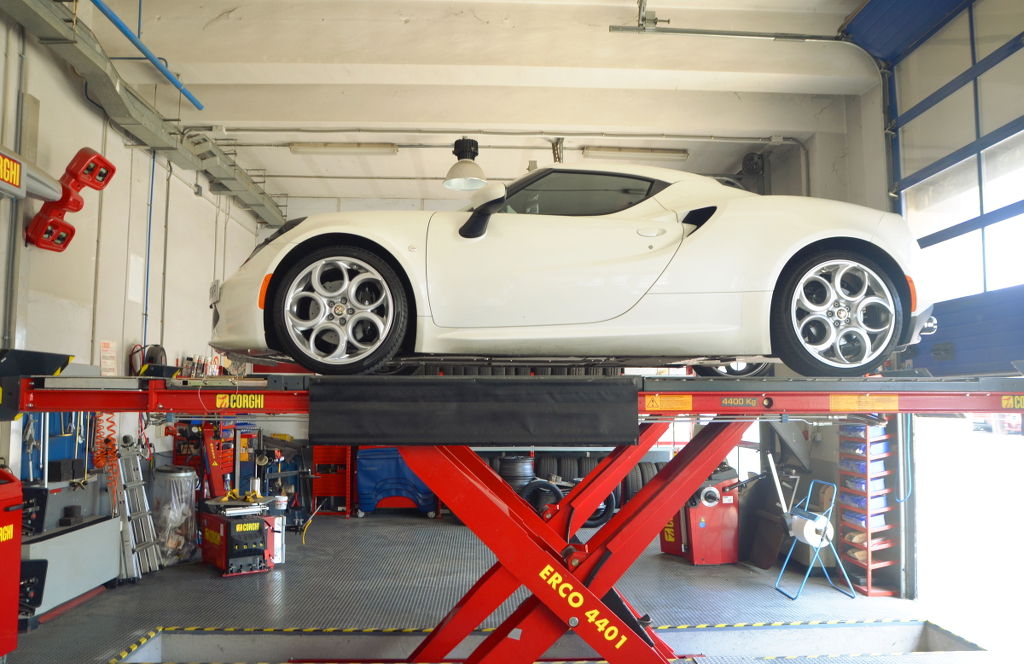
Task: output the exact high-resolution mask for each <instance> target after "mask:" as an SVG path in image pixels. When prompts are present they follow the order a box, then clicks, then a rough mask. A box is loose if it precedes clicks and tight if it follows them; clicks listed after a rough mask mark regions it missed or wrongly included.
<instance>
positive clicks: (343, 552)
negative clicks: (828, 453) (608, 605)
mask: <svg viewBox="0 0 1024 664" xmlns="http://www.w3.org/2000/svg"><path fill="white" fill-rule="evenodd" d="M493 560H494V558H493V556H492V555H491V554H490V552H489V551H487V550H486V549H485V548H484V547H483V545H481V544H480V543H479V542H478V541H477V540H476V538H475V537H474V536H473V534H472V533H471V532H469V531H468V530H467V529H466V528H465V527H463V526H460V525H457V524H454V523H453V522H452V521H450V520H449V519H447V518H444V519H438V520H426V519H424V518H423V517H419V516H414V515H408V514H381V513H376V514H372V515H370V516H368V517H367V518H365V519H350V520H346V519H342V518H337V517H318V518H317V519H316V520H315V521H314V522H313V524H312V526H311V527H310V529H309V532H308V533H307V538H306V544H305V545H302V544H301V543H300V542H299V538H298V536H297V535H291V534H290V535H289V538H288V561H287V562H286V563H285V564H284V565H282V566H280V567H278V568H277V569H275V570H273V571H272V572H270V573H267V574H257V575H247V576H239V577H232V578H226V579H225V578H221V577H220V576H219V575H218V574H217V572H216V571H215V570H214V569H212V568H211V567H208V566H206V565H203V564H201V563H190V564H183V565H177V566H174V567H170V568H167V569H165V570H162V571H161V572H158V573H156V574H153V575H150V576H147V577H145V578H144V579H143V580H142V581H140V582H139V583H137V584H134V585H125V586H122V587H120V588H117V589H116V590H110V591H106V592H103V593H101V594H100V595H99V596H97V597H95V598H94V599H91V600H89V601H88V602H86V603H85V604H83V605H82V606H80V607H78V608H76V609H74V610H72V611H70V612H68V613H66V614H64V615H62V616H60V617H58V618H56V619H54V620H52V621H50V622H47V623H45V624H44V625H42V626H41V627H40V628H39V629H37V630H35V631H33V632H30V633H28V634H23V635H22V636H21V639H20V642H19V647H18V649H17V650H16V651H15V652H14V653H12V654H11V655H10V657H9V662H10V664H37V663H38V664H42V663H47V664H50V663H53V662H65V661H68V662H106V661H107V660H108V659H110V658H114V657H116V656H117V655H118V653H119V651H121V649H122V648H124V647H125V646H127V645H128V644H130V643H133V642H134V641H136V639H138V638H139V637H140V636H141V635H143V634H145V633H146V631H148V630H151V629H153V628H154V627H157V626H172V625H174V626H191V625H197V626H204V627H242V628H244V627H274V628H284V627H319V628H323V627H350V628H378V629H381V628H414V629H423V628H429V627H432V626H434V625H435V624H436V622H437V621H438V620H440V619H441V618H442V617H443V616H444V614H445V613H446V612H447V610H448V609H449V608H450V607H451V606H452V605H453V604H454V603H455V602H456V601H457V600H458V599H459V598H460V597H461V596H462V595H463V594H464V593H465V592H466V590H467V589H468V588H469V587H470V586H471V585H472V583H473V582H474V581H475V580H476V579H477V578H478V577H479V576H480V575H481V574H482V573H483V572H484V571H485V570H486V569H487V567H489V566H490V564H491V563H492V562H493ZM776 574H777V571H768V572H765V571H762V570H759V569H754V568H751V567H748V566H746V565H725V566H720V567H697V568H695V567H693V566H691V565H689V564H687V563H685V562H684V561H683V560H682V559H679V558H674V557H670V556H666V555H663V554H661V553H660V552H659V551H658V545H657V542H656V541H655V542H653V543H652V545H651V546H650V547H649V548H648V550H647V551H646V553H645V554H644V555H643V556H641V557H640V559H638V561H637V562H636V564H635V565H634V566H633V567H632V569H630V571H629V572H628V573H627V574H626V576H625V577H624V578H623V580H622V582H621V583H620V584H619V586H618V588H619V589H620V591H621V592H622V593H623V594H624V595H625V596H626V598H627V599H629V600H630V601H631V602H632V603H633V604H634V605H635V606H636V607H637V608H638V609H639V610H640V611H641V612H647V613H649V614H650V615H651V616H652V618H653V620H654V625H666V626H675V627H678V626H681V625H688V626H691V627H690V628H689V629H690V630H691V633H692V632H693V629H694V627H692V626H696V625H703V624H709V625H719V624H733V623H740V622H742V623H753V622H774V621H787V622H789V621H812V620H870V619H878V618H891V619H927V618H929V615H928V613H927V611H925V610H924V607H922V605H920V604H918V603H916V602H912V601H907V600H899V599H892V598H870V599H869V598H865V597H860V596H858V597H857V598H856V599H850V598H848V597H845V596H844V595H842V594H840V593H839V592H837V591H835V590H833V589H831V588H830V587H829V586H827V585H826V584H825V582H824V580H823V579H821V578H813V577H812V579H811V580H810V581H809V582H808V585H807V587H806V588H805V590H804V593H803V596H802V597H801V598H800V599H799V600H797V601H791V600H789V599H787V598H786V597H784V596H782V595H781V594H780V593H778V592H776V591H775V590H774V588H773V584H774V582H775V576H776ZM790 581H791V582H793V583H797V582H798V577H797V576H796V575H794V576H793V578H792V579H790ZM516 597H518V598H520V599H521V598H522V597H525V594H524V591H522V590H520V592H519V594H518V595H517V596H516ZM513 599H516V598H515V597H514V598H513ZM512 606H513V604H512V602H511V601H510V602H507V603H506V605H505V606H503V607H502V608H501V609H500V610H499V611H498V612H496V614H495V615H493V616H491V617H490V618H489V619H488V620H487V621H486V622H485V623H484V625H483V626H482V627H493V626H495V625H497V624H499V623H500V621H501V619H503V618H504V617H505V616H506V615H508V613H509V612H510V611H511V608H512ZM982 610H984V609H982ZM1007 620H1009V618H1007ZM942 626H943V627H946V628H949V629H951V630H952V631H954V632H956V626H955V625H942ZM679 633H680V634H682V635H683V636H682V639H683V641H682V645H684V646H685V643H686V641H685V634H686V630H681V631H680V632H679ZM961 636H965V637H967V638H971V637H972V635H971V634H961ZM830 645H831V644H830V643H828V642H827V640H826V641H825V642H822V643H821V653H829V652H834V650H833V649H832V648H831V647H830ZM982 645H983V646H984V645H986V644H985V643H982ZM691 652H692V651H691ZM861 652H863V650H862V651H861ZM972 654H973V655H983V654H984V653H964V655H965V656H967V655H972ZM916 657H917V659H914V661H915V662H924V661H931V658H930V657H928V656H925V655H916ZM922 657H924V659H921V658H922ZM708 661H711V660H708ZM715 661H718V660H715ZM721 661H723V662H725V661H732V660H729V659H728V658H726V659H723V660H721ZM737 661H739V660H737ZM833 661H839V660H833ZM858 661H863V660H858ZM877 661H882V660H877ZM942 661H953V660H945V659H944V660H942ZM970 661H978V660H977V659H976V658H972V659H970ZM986 661H988V660H986ZM992 661H997V660H992Z"/></svg>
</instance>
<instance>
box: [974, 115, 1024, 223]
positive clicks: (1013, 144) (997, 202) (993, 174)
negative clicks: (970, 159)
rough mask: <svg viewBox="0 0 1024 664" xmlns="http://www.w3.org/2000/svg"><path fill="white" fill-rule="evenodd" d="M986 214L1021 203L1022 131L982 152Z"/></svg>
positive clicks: (1023, 177) (1023, 190)
mask: <svg viewBox="0 0 1024 664" xmlns="http://www.w3.org/2000/svg"><path fill="white" fill-rule="evenodd" d="M981 159H982V166H983V168H984V169H985V187H984V189H983V192H984V199H985V200H984V206H985V212H991V211H992V210H998V209H999V208H1001V207H1005V206H1007V205H1009V204H1010V203H1016V202H1017V201H1019V200H1024V131H1022V132H1021V133H1019V134H1017V135H1016V136H1012V137H1010V138H1008V139H1006V140H1005V141H1003V142H1002V143H997V144H996V145H993V146H992V147H990V148H989V149H988V150H985V151H984V152H982V153H981Z"/></svg>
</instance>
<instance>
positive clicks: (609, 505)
mask: <svg viewBox="0 0 1024 664" xmlns="http://www.w3.org/2000/svg"><path fill="white" fill-rule="evenodd" d="M617 505H618V504H617V503H616V502H615V493H614V492H612V493H610V494H608V497H607V498H605V499H604V501H603V502H602V503H601V504H600V505H598V507H597V509H596V510H594V513H593V514H591V515H590V518H589V519H587V520H586V521H584V522H583V527H584V528H597V527H599V526H603V525H604V524H606V523H608V522H609V521H611V518H612V515H614V514H615V508H616V507H617Z"/></svg>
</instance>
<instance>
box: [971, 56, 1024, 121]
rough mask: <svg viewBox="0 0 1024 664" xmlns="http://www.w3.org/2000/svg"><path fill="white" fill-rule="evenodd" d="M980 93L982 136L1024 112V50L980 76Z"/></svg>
mask: <svg viewBox="0 0 1024 664" xmlns="http://www.w3.org/2000/svg"><path fill="white" fill-rule="evenodd" d="M978 93H979V94H978V96H979V101H980V104H979V106H980V108H981V133H982V135H985V134H987V133H989V132H990V131H993V130H995V129H998V128H999V127H1002V126H1003V125H1004V124H1006V123H1007V122H1010V121H1011V120H1016V119H1017V118H1019V117H1020V116H1022V115H1024V50H1021V51H1017V52H1016V53H1014V54H1013V55H1011V56H1010V57H1008V58H1006V59H1005V60H1003V61H1002V62H1000V63H999V64H998V65H996V66H995V67H993V68H992V69H990V70H989V71H987V72H985V73H984V74H982V75H981V76H979V77H978Z"/></svg>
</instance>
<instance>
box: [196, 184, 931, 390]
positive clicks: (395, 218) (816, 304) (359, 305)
mask: <svg viewBox="0 0 1024 664" xmlns="http://www.w3.org/2000/svg"><path fill="white" fill-rule="evenodd" d="M917 252H918V247H917V243H916V242H915V241H914V239H913V237H912V236H911V234H910V232H909V230H908V228H907V225H906V223H904V221H903V220H902V219H901V218H900V217H899V216H897V215H895V214H890V213H885V212H880V211H877V210H870V209H867V208H863V207H858V206H856V205H850V204H846V203H839V202H835V201H828V200H821V199H814V198H801V197H790V196H758V195H756V194H752V193H749V192H746V191H743V190H741V189H737V188H734V187H730V186H726V185H724V184H722V183H720V182H718V181H717V180H715V179H713V178H708V177H703V176H699V175H694V174H691V173H684V172H681V171H675V170H669V169H664V168H653V167H643V166H622V165H619V166H617V167H614V169H610V168H608V167H594V166H585V167H584V166H576V165H574V166H571V167H570V166H563V165H557V166H555V167H552V168H544V169H540V170H535V171H533V172H531V173H528V174H527V175H525V176H523V177H521V178H520V179H518V180H516V181H515V182H513V183H512V184H510V185H509V186H508V187H507V189H506V187H505V186H504V185H500V184H493V183H492V184H489V185H487V186H486V187H484V188H483V189H481V190H479V191H478V192H476V194H475V195H474V197H473V201H472V205H471V207H470V208H468V209H467V210H465V211H458V212H429V211H426V212H421V211H403V212H339V213H332V214H320V215H315V216H311V217H307V218H305V219H298V220H294V221H290V222H288V223H287V224H285V225H284V226H282V227H281V228H280V229H279V230H278V231H277V232H275V233H274V234H273V235H271V236H270V237H269V238H267V240H266V241H264V242H263V243H262V244H261V245H260V246H258V247H257V248H256V250H255V251H254V252H253V253H252V255H251V256H250V257H249V259H248V260H247V261H246V262H245V264H243V265H242V267H241V268H240V269H239V270H238V272H237V273H236V274H235V275H233V276H232V277H230V278H229V279H227V280H226V281H225V282H224V283H223V284H221V285H216V284H215V288H214V289H213V292H212V297H211V299H212V301H213V307H214V332H213V340H212V341H211V345H212V346H213V347H214V348H217V349H219V350H221V351H224V352H228V353H232V354H241V355H246V356H249V357H254V358H255V357H271V358H273V357H276V358H281V357H282V356H286V357H289V358H291V359H293V360H294V361H296V362H298V363H299V364H301V365H302V366H304V367H306V368H308V369H310V370H312V371H316V372H320V373H330V374H354V373H364V372H370V371H374V370H377V369H379V368H381V366H382V365H383V364H385V363H387V362H389V361H390V360H391V359H392V358H393V357H395V356H396V354H401V355H402V356H403V357H409V356H413V355H421V356H422V355H431V354H436V355H463V356H473V357H489V358H498V357H533V358H537V357H544V358H553V357H561V358H564V357H581V356H583V357H608V358H618V359H620V360H621V359H622V358H631V357H637V358H639V357H644V358H651V357H658V358H666V359H671V360H673V361H684V360H685V359H686V358H701V359H702V360H703V361H711V360H713V361H716V362H719V363H722V362H729V361H731V360H733V359H735V358H743V359H744V360H745V361H748V362H749V361H751V358H760V359H770V358H778V359H781V360H782V361H783V362H784V363H785V364H787V365H788V366H789V367H790V368H792V369H794V370H795V371H797V372H799V373H801V374H804V375H832V376H855V375H863V374H864V373H866V372H869V371H871V370H873V369H875V368H876V367H878V366H879V365H880V364H881V363H882V362H883V361H884V360H885V359H886V358H887V357H888V356H889V354H890V353H891V352H892V351H893V350H895V349H897V348H900V347H902V346H906V345H908V344H911V343H915V342H916V341H918V340H919V337H920V334H921V333H922V330H924V331H925V332H927V331H928V328H933V327H934V324H935V321H934V318H931V316H930V312H931V308H932V307H931V302H930V301H929V300H927V299H926V298H924V297H923V296H922V294H920V293H918V291H917V289H916V287H915V282H914V280H913V279H912V276H913V275H914V263H915V255H916V254H917ZM645 366H647V365H645Z"/></svg>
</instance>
